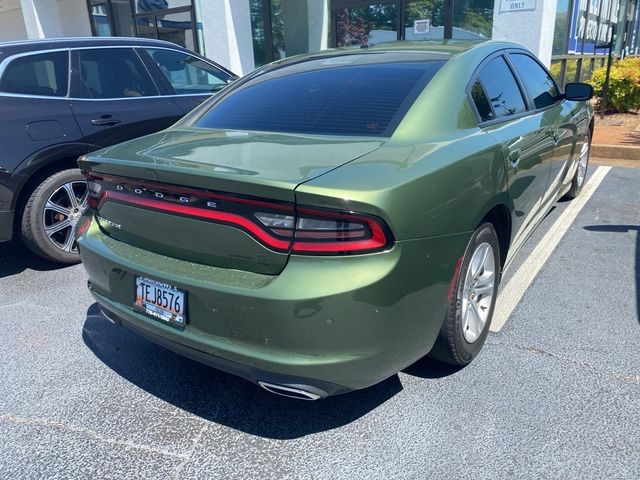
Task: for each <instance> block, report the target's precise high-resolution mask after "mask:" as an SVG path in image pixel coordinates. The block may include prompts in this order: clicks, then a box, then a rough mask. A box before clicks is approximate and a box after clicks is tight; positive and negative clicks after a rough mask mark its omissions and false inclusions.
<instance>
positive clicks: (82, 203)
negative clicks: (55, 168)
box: [42, 180, 87, 253]
mask: <svg viewBox="0 0 640 480" xmlns="http://www.w3.org/2000/svg"><path fill="white" fill-rule="evenodd" d="M86 207H87V182H85V181H82V180H76V181H73V182H68V183H65V184H63V185H61V186H60V187H59V188H58V189H56V190H55V191H54V192H53V193H52V194H51V196H50V197H49V198H48V199H47V202H46V203H45V205H44V210H43V212H42V225H43V226H44V232H45V234H46V236H47V238H48V239H49V241H50V242H51V243H52V244H53V245H54V246H55V247H56V248H58V249H59V250H62V251H63V252H67V253H77V252H78V246H77V245H76V241H75V235H74V230H75V226H76V224H77V223H78V220H79V219H80V217H81V216H82V213H83V212H84V210H85V208H86Z"/></svg>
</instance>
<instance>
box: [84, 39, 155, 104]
mask: <svg viewBox="0 0 640 480" xmlns="http://www.w3.org/2000/svg"><path fill="white" fill-rule="evenodd" d="M77 54H78V59H79V64H80V80H81V82H80V96H81V98H127V97H147V96H152V95H158V90H157V89H156V87H155V85H154V83H153V80H151V77H150V76H149V74H148V73H147V70H146V68H145V67H144V65H143V64H142V62H141V61H140V59H139V58H138V55H136V53H135V52H134V51H133V50H132V49H130V48H100V49H88V50H78V51H77Z"/></svg>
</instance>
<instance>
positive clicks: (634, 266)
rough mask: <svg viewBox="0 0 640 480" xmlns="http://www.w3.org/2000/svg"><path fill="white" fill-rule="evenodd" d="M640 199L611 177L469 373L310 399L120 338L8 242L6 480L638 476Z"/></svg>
mask: <svg viewBox="0 0 640 480" xmlns="http://www.w3.org/2000/svg"><path fill="white" fill-rule="evenodd" d="M639 185H640V168H623V167H616V168H613V169H612V170H610V171H609V172H608V174H607V175H606V177H605V178H604V180H603V182H602V184H601V185H600V186H599V187H598V189H597V190H596V191H595V194H594V195H593V196H592V197H591V199H590V200H589V201H588V202H587V204H586V206H585V207H584V208H583V209H582V210H581V211H580V213H579V214H578V216H577V218H576V219H575V221H573V223H572V224H571V226H570V228H569V229H568V231H567V233H566V234H565V236H564V237H563V238H562V240H561V241H560V243H559V245H558V247H557V249H556V250H555V251H554V253H553V254H552V256H551V257H550V259H549V260H548V261H547V263H546V264H545V265H544V266H543V267H542V269H541V271H540V273H539V274H538V275H537V276H536V278H535V279H534V281H533V282H532V283H531V285H530V286H529V287H528V288H527V291H526V293H525V295H524V297H523V298H522V300H521V301H520V303H519V304H518V306H517V308H516V309H515V310H514V311H513V313H512V314H511V316H510V317H509V319H508V320H507V322H506V324H505V325H504V327H503V328H502V330H501V331H499V332H495V333H494V332H491V333H490V335H489V337H488V339H487V343H486V345H485V347H484V349H483V351H482V352H481V354H480V355H479V356H478V358H477V359H476V360H475V361H474V362H473V363H472V364H471V365H469V366H468V367H466V368H463V369H457V368H453V367H448V366H443V365H441V364H438V363H435V362H432V361H429V360H421V361H419V362H418V363H416V364H415V365H412V366H411V367H409V368H408V369H406V370H405V371H404V372H401V373H400V374H399V375H396V376H393V377H391V378H389V379H388V380H386V381H384V382H382V383H381V384H379V385H376V386H373V387H371V388H368V389H366V390H362V391H358V392H354V393H350V394H347V395H343V396H337V397H331V398H328V399H325V400H321V401H317V402H302V401H296V400H290V399H287V398H283V397H277V396H273V395H271V394H269V393H267V392H264V391H262V390H260V389H259V388H257V387H256V386H254V385H252V384H250V383H248V382H246V381H245V380H242V379H239V378H236V377H234V376H231V375H228V374H225V373H222V372H219V371H216V370H214V369H212V368H209V367H206V366H203V365H200V364H198V363H196V362H193V361H191V360H187V359H185V358H182V357H180V356H178V355H176V354H173V353H171V352H169V351H167V350H164V349H163V348H161V347H159V346H156V345H154V344H152V343H150V342H148V341H146V340H144V339H142V338H140V337H138V336H136V335H135V334H134V333H132V332H130V331H128V330H126V329H125V328H123V327H118V326H115V325H112V324H110V323H109V322H107V321H106V320H104V318H102V317H100V315H99V314H98V310H97V307H96V306H95V304H94V302H93V301H92V298H91V296H90V295H89V293H88V292H87V290H86V275H85V273H84V271H83V269H82V266H80V265H78V266H73V267H68V268H58V267H56V266H55V265H51V264H49V263H47V262H44V261H40V260H38V259H36V258H35V257H33V256H32V255H30V254H29V253H28V252H26V251H25V250H24V248H22V247H20V245H18V244H16V243H11V244H0V329H1V331H0V440H1V442H2V448H0V478H3V479H4V478H7V479H9V478H10V479H15V478H25V479H35V478H73V479H81V478H91V479H95V478H118V479H133V478H145V479H147V478H149V479H152V478H162V479H170V478H176V479H177V478H180V479H183V478H224V479H236V478H237V479H244V478H260V479H262V478H274V479H285V478H331V479H334V478H349V479H352V478H353V479H359V478H362V479H365V478H366V479H371V478H416V479H418V478H419V479H426V478H473V479H474V480H476V479H485V478H486V479H494V478H535V479H538V478H562V479H567V478H576V479H585V478H594V479H595V478H597V479H600V478H607V479H614V478H629V479H636V478H640V441H639V440H640V314H639V312H640V300H639V299H640V292H639V290H640V208H639V205H640V188H639ZM568 204H569V202H560V203H558V204H557V206H556V207H555V208H554V209H553V211H552V212H550V214H549V215H548V216H547V218H546V219H545V220H544V222H543V224H542V225H541V226H540V227H539V228H538V230H537V231H536V232H535V233H534V235H533V236H532V237H531V238H530V239H529V241H528V242H527V244H526V245H525V246H524V248H523V250H522V251H521V252H520V255H519V256H518V259H517V260H516V261H515V262H514V264H513V265H512V267H511V270H509V271H508V272H507V274H506V276H505V279H504V280H503V288H504V285H508V281H509V278H510V276H512V275H514V272H516V271H517V270H518V268H520V267H522V266H523V264H524V266H525V267H526V259H527V255H528V253H530V252H531V251H532V250H533V249H534V248H535V246H536V245H537V242H539V241H540V240H541V238H542V237H543V235H544V233H545V231H546V230H547V229H548V228H549V227H550V226H551V225H552V224H553V222H554V220H555V219H557V218H558V217H559V216H560V215H561V213H562V212H563V210H564V209H566V208H567V205H568Z"/></svg>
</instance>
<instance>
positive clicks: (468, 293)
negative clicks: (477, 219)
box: [460, 242, 496, 343]
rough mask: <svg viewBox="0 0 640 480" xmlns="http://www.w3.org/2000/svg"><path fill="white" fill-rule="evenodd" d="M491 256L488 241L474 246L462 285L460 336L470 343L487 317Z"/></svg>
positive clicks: (491, 284) (492, 267)
mask: <svg viewBox="0 0 640 480" xmlns="http://www.w3.org/2000/svg"><path fill="white" fill-rule="evenodd" d="M495 270H496V269H495V256H494V253H493V248H492V247H491V245H489V244H488V243H486V242H485V243H481V244H480V245H478V247H476V249H475V251H474V252H473V255H472V256H471V261H470V262H469V267H468V268H467V273H466V275H465V279H464V286H463V287H462V302H461V307H460V313H461V318H462V333H463V335H464V339H465V340H466V341H467V342H469V343H473V342H475V341H476V340H478V338H479V337H480V335H481V334H482V331H483V330H484V327H485V325H486V323H487V320H488V319H489V313H490V310H491V303H492V300H493V295H494V294H495V278H496V271H495Z"/></svg>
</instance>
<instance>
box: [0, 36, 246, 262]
mask: <svg viewBox="0 0 640 480" xmlns="http://www.w3.org/2000/svg"><path fill="white" fill-rule="evenodd" d="M236 78H237V77H236V76H235V75H234V74H233V73H231V72H230V71H228V70H226V69H225V68H223V67H221V66H220V65H217V64H215V63H213V62H211V61H209V60H206V59H204V58H203V57H201V56H198V55H196V54H194V53H193V52H191V51H189V50H186V49H184V48H182V47H179V46H177V45H174V44H173V43H169V42H163V41H159V40H148V39H140V38H66V39H57V40H41V41H22V42H9V43H0V112H2V115H1V116H0V148H1V153H0V242H4V241H8V240H11V238H12V237H13V236H14V235H20V237H21V238H22V240H23V241H24V243H25V244H26V245H27V246H28V247H29V248H30V249H31V250H33V251H34V252H35V253H37V254H38V255H41V256H42V257H45V258H47V259H50V260H54V261H57V262H63V263H74V262H77V261H79V256H78V253H77V247H76V245H75V242H74V237H73V227H74V226H75V223H76V222H77V219H78V218H79V216H80V214H81V213H82V210H83V207H84V205H85V202H86V193H87V192H86V183H85V180H84V177H82V176H81V175H80V172H79V171H78V169H77V164H76V160H77V158H78V157H79V156H80V155H84V154H86V153H88V152H91V151H94V150H97V149H99V148H102V147H107V146H109V145H113V144H115V143H119V142H123V141H125V140H129V139H132V138H135V137H139V136H142V135H146V134H149V133H153V132H157V131H159V130H162V129H164V128H166V127H168V126H170V125H172V124H173V123H175V122H176V121H177V120H178V119H179V118H181V117H182V116H183V115H185V114H186V113H187V112H189V111H190V110H191V109H193V108H194V107H196V106H197V105H198V104H200V103H202V102H203V101H204V100H206V99H207V98H209V97H210V96H211V94H212V93H213V92H216V91H218V90H220V89H222V88H223V87H224V86H225V85H227V84H228V83H230V82H231V81H233V80H234V79H236Z"/></svg>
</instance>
